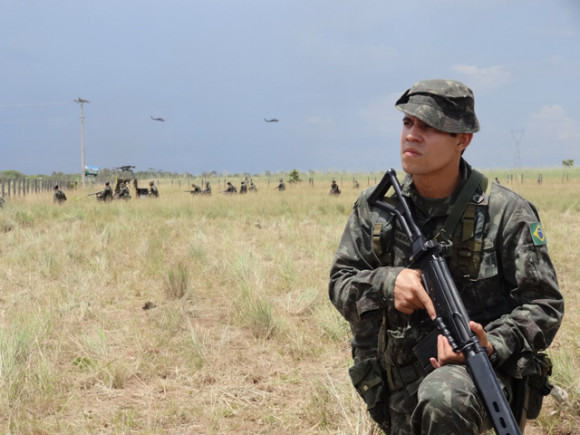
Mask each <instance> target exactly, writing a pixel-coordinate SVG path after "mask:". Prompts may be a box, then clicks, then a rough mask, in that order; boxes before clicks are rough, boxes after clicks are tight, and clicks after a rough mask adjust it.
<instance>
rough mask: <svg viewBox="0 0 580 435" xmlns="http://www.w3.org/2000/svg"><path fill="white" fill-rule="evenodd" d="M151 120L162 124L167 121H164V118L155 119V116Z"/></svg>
mask: <svg viewBox="0 0 580 435" xmlns="http://www.w3.org/2000/svg"><path fill="white" fill-rule="evenodd" d="M151 119H152V120H153V121H161V122H165V119H163V118H155V117H153V116H152V117H151Z"/></svg>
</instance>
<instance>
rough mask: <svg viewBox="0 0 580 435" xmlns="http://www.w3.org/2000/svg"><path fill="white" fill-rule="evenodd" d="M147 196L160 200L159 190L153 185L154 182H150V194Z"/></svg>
mask: <svg viewBox="0 0 580 435" xmlns="http://www.w3.org/2000/svg"><path fill="white" fill-rule="evenodd" d="M147 196H152V197H153V198H159V189H158V188H157V186H156V185H155V183H153V181H150V182H149V193H148V194H147Z"/></svg>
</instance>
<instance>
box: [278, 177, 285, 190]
mask: <svg viewBox="0 0 580 435" xmlns="http://www.w3.org/2000/svg"><path fill="white" fill-rule="evenodd" d="M276 190H279V191H280V192H282V191H284V190H286V184H285V183H284V180H283V179H282V178H280V182H279V183H278V186H276Z"/></svg>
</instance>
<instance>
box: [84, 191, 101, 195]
mask: <svg viewBox="0 0 580 435" xmlns="http://www.w3.org/2000/svg"><path fill="white" fill-rule="evenodd" d="M99 193H101V192H93V193H89V194H88V195H87V196H92V195H98V194H99Z"/></svg>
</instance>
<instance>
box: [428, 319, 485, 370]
mask: <svg viewBox="0 0 580 435" xmlns="http://www.w3.org/2000/svg"><path fill="white" fill-rule="evenodd" d="M469 328H470V329H471V330H472V331H473V332H474V333H475V335H476V336H477V338H478V340H479V341H480V343H481V345H482V346H483V347H484V348H486V349H487V355H488V356H489V355H491V354H492V353H493V345H492V344H491V342H490V341H489V340H488V339H487V334H486V333H485V330H484V329H483V326H481V325H480V324H479V323H477V322H473V321H470V322H469ZM430 362H431V365H432V366H433V368H439V367H441V366H444V365H446V364H464V363H465V357H464V356H463V354H462V353H456V352H455V351H454V350H453V348H452V347H451V345H450V344H449V340H447V337H445V336H444V335H441V334H440V335H439V336H438V337H437V359H435V358H431V359H430Z"/></svg>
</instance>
